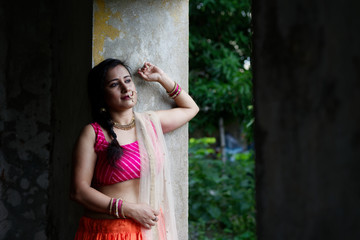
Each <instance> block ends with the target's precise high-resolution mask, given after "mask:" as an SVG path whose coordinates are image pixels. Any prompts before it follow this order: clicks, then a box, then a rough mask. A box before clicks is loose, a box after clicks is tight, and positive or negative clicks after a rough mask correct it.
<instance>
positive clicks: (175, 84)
mask: <svg viewBox="0 0 360 240" xmlns="http://www.w3.org/2000/svg"><path fill="white" fill-rule="evenodd" d="M177 85H178V84H177V83H176V82H175V81H174V87H173V89H172V90H171V91H170V92H167V94H169V95H171V94H173V93H174V91H175V89H176V86H177Z"/></svg>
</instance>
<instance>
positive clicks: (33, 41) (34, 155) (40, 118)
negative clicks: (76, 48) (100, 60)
mask: <svg viewBox="0 0 360 240" xmlns="http://www.w3.org/2000/svg"><path fill="white" fill-rule="evenodd" d="M20 6H21V7H20ZM52 14H53V8H52V7H51V5H50V4H49V3H48V2H46V1H38V2H37V4H36V5H35V4H33V3H31V2H28V1H27V2H25V1H24V2H23V3H20V4H19V2H17V1H16V2H15V1H1V3H0V139H1V140H0V141H1V143H0V145H1V150H0V239H37V240H40V239H46V226H47V225H46V221H47V207H48V203H47V201H48V198H49V193H48V191H49V160H50V155H51V148H52V141H51V139H52V138H53V132H52V119H51V111H52V110H51V105H52V97H51V89H52V88H53V83H52V75H53V71H52V63H53V62H52V57H53V51H52V43H51V39H52V30H53V29H52Z"/></svg>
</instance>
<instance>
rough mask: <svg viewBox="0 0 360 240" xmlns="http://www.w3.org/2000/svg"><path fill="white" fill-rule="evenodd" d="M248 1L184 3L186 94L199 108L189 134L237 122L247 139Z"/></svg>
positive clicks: (249, 93)
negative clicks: (226, 121) (187, 58)
mask: <svg viewBox="0 0 360 240" xmlns="http://www.w3.org/2000/svg"><path fill="white" fill-rule="evenodd" d="M250 23H251V14H250V0H242V1H236V0H232V1H231V0H220V1H215V0H204V1H201V0H191V1H190V42H189V47H190V75H189V76H190V83H191V85H190V93H191V95H192V96H193V97H194V99H195V101H196V102H197V103H198V104H199V106H200V109H201V111H200V113H199V114H198V116H197V117H196V118H195V119H194V120H193V121H192V123H191V129H190V131H192V130H193V129H198V128H199V126H201V127H202V129H204V128H205V129H206V130H207V131H208V132H211V130H212V129H216V128H217V120H218V118H219V116H222V117H224V118H225V119H226V118H228V119H232V118H234V117H237V118H238V119H240V121H241V124H242V126H243V127H244V129H245V130H246V129H248V132H249V133H250V135H251V126H252V121H253V117H252V81H251V80H252V74H251V71H250V70H246V68H245V67H244V61H245V60H250V55H251V46H250V44H251V27H250Z"/></svg>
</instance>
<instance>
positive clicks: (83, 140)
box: [70, 125, 111, 213]
mask: <svg viewBox="0 0 360 240" xmlns="http://www.w3.org/2000/svg"><path fill="white" fill-rule="evenodd" d="M94 144H95V132H94V129H93V128H92V126H91V125H87V126H86V127H85V128H84V129H83V131H82V132H81V134H80V136H79V139H78V140H77V143H76V145H75V149H74V152H73V170H72V171H73V173H72V186H71V192H70V198H71V199H72V200H74V201H76V202H78V203H80V204H81V205H83V206H84V207H86V208H88V209H90V210H92V211H95V212H100V213H108V211H107V207H108V205H109V202H110V199H111V198H110V197H108V196H106V195H105V194H103V193H101V192H99V191H97V190H96V189H94V188H92V187H91V180H92V177H93V174H94V169H95V163H96V153H95V150H94Z"/></svg>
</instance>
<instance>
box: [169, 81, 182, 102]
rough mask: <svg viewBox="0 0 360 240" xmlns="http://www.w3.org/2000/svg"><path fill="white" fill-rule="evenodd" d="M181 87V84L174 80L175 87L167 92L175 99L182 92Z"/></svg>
mask: <svg viewBox="0 0 360 240" xmlns="http://www.w3.org/2000/svg"><path fill="white" fill-rule="evenodd" d="M181 90H182V89H181V87H180V86H179V84H177V83H176V82H174V87H173V89H172V90H171V91H170V92H167V94H168V95H169V97H171V98H172V99H175V98H176V97H177V96H179V94H180V92H181Z"/></svg>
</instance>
